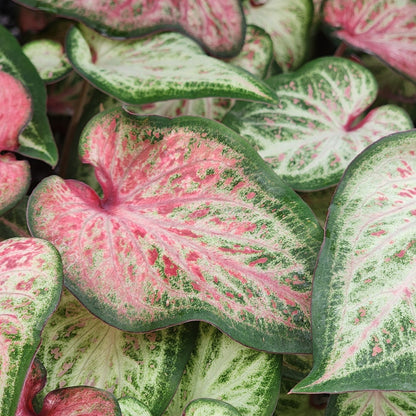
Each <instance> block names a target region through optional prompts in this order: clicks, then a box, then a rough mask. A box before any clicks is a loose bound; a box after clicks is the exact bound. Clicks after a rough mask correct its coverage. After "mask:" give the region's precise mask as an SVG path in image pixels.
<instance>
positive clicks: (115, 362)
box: [37, 291, 196, 416]
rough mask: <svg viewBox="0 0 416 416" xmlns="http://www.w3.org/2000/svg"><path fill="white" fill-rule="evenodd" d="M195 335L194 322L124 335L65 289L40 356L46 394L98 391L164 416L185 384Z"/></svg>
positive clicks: (47, 327)
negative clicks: (80, 388)
mask: <svg viewBox="0 0 416 416" xmlns="http://www.w3.org/2000/svg"><path fill="white" fill-rule="evenodd" d="M195 336H196V327H195V325H193V324H187V325H180V326H175V327H173V328H166V329H164V330H161V331H157V332H149V333H145V334H137V333H130V332H124V331H120V330H119V329H117V328H114V327H112V326H109V325H107V324H106V323H105V322H103V321H101V320H100V319H98V318H96V317H95V316H94V315H92V314H91V313H90V312H88V310H87V309H85V308H84V307H83V306H82V305H81V304H80V303H79V301H78V300H77V299H76V298H74V297H73V296H72V295H71V294H70V293H69V292H67V291H64V293H63V296H62V300H61V303H60V305H59V307H58V309H57V311H56V312H55V313H54V314H53V315H52V317H51V318H50V320H49V321H48V323H47V325H46V326H45V328H44V330H43V333H42V340H43V341H42V345H41V347H40V349H39V352H38V355H37V357H38V358H39V360H40V361H42V362H43V363H44V365H45V367H46V369H47V371H48V381H47V384H46V387H45V390H44V391H45V393H44V394H43V395H45V394H46V393H47V392H49V391H51V390H55V389H58V388H62V387H69V386H78V385H84V386H92V387H98V388H101V389H105V390H108V391H111V392H112V393H113V394H114V395H115V396H116V397H123V396H131V397H136V398H139V399H140V401H141V402H143V403H144V404H145V405H146V406H147V407H148V408H149V410H150V411H151V412H152V414H153V415H154V416H157V415H160V414H161V413H162V412H163V410H165V408H166V407H167V405H168V403H169V401H170V400H171V398H172V396H173V394H174V393H175V390H176V388H177V386H178V384H179V380H180V378H181V376H182V373H183V370H184V367H185V364H186V362H187V360H188V358H189V355H190V353H191V350H192V348H193V346H194V342H195ZM103 363H105V365H103Z"/></svg>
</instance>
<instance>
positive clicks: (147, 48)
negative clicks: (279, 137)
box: [66, 26, 275, 104]
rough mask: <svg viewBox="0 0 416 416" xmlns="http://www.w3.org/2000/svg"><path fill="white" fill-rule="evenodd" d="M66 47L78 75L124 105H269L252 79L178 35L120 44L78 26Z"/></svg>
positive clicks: (265, 91)
mask: <svg viewBox="0 0 416 416" xmlns="http://www.w3.org/2000/svg"><path fill="white" fill-rule="evenodd" d="M66 44H67V54H68V58H69V59H70V61H71V63H72V64H73V66H74V67H75V68H76V69H77V70H78V72H79V73H80V74H81V75H82V76H83V77H85V78H86V79H87V80H88V81H89V82H91V83H92V84H93V85H94V86H96V87H97V88H99V89H100V90H102V91H104V92H106V93H108V94H110V95H112V96H114V97H116V98H117V99H119V100H120V101H123V102H125V103H128V104H143V103H147V102H152V101H161V100H169V99H173V98H200V97H228V98H240V99H247V100H257V101H265V102H274V101H275V96H274V94H273V92H272V91H271V89H270V88H269V87H268V86H267V85H266V84H264V83H263V82H262V81H260V80H259V79H258V78H256V77H254V76H252V75H251V74H249V73H248V72H246V71H244V70H242V69H240V68H238V67H235V66H234V65H230V64H227V63H225V62H223V61H220V60H218V59H215V58H212V57H210V56H207V55H205V53H204V52H203V51H202V49H201V48H200V47H199V46H198V44H196V43H195V42H194V41H193V40H191V39H189V38H187V37H186V36H184V35H181V34H179V33H174V32H165V33H158V34H155V35H153V36H148V37H146V38H144V39H137V40H130V41H125V40H123V41H120V40H112V39H108V38H105V37H103V36H100V35H98V34H97V33H95V32H93V31H92V30H91V29H88V28H87V27H85V26H80V27H79V28H76V27H73V28H72V29H71V30H70V32H69V33H68V37H67V43H66Z"/></svg>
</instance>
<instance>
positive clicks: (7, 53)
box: [0, 26, 58, 166]
mask: <svg viewBox="0 0 416 416" xmlns="http://www.w3.org/2000/svg"><path fill="white" fill-rule="evenodd" d="M0 38H1V42H0V70H1V71H3V72H7V73H8V74H10V75H12V76H13V77H15V78H16V79H18V80H19V81H20V82H21V83H22V84H23V85H24V86H25V87H26V88H27V89H28V91H29V93H30V96H31V98H32V110H33V112H32V118H31V120H30V121H29V122H28V124H27V125H26V127H25V129H24V130H23V131H21V132H20V134H19V137H18V143H19V146H18V148H17V149H16V150H17V151H18V152H19V153H21V154H23V155H26V156H29V157H32V158H35V159H40V160H43V161H44V162H46V163H48V164H50V165H51V166H55V165H56V163H57V161H58V151H57V148H56V144H55V141H54V138H53V136H52V132H51V129H50V126H49V121H48V119H47V116H46V91H45V86H44V85H43V82H42V80H41V78H40V77H39V74H38V73H37V71H36V69H35V67H34V66H33V65H32V63H31V62H30V60H29V59H28V58H27V57H26V55H25V54H24V53H23V52H22V49H21V47H20V45H19V43H18V42H17V40H16V39H15V38H14V37H13V36H12V35H11V34H10V33H9V32H8V31H7V29H5V28H4V27H3V26H0ZM2 150H3V149H2Z"/></svg>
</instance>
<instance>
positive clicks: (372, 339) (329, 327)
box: [293, 131, 416, 393]
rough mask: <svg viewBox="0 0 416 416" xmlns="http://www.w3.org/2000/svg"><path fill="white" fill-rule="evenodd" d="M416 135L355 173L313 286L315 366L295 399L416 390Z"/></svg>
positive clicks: (340, 192)
mask: <svg viewBox="0 0 416 416" xmlns="http://www.w3.org/2000/svg"><path fill="white" fill-rule="evenodd" d="M415 144H416V134H415V131H410V132H405V133H397V134H394V135H391V136H388V137H385V138H383V139H381V140H379V141H378V142H376V143H375V144H373V145H372V146H370V147H369V148H367V149H366V150H365V151H364V152H363V153H361V154H360V155H359V156H358V157H357V158H356V159H355V160H354V161H353V162H352V163H351V165H350V166H349V168H348V170H347V171H346V173H345V176H344V178H343V180H342V181H341V183H340V185H339V187H338V189H337V191H336V193H335V196H334V199H333V202H332V204H331V206H330V209H329V217H328V222H327V226H326V236H325V240H324V244H323V247H322V250H321V253H320V256H319V260H318V265H317V268H316V272H315V277H314V287H313V298H312V300H313V303H312V317H313V333H314V367H313V369H312V372H311V373H310V374H309V375H308V377H306V379H303V380H302V381H301V382H300V383H299V384H298V385H297V386H296V387H295V389H294V390H293V391H294V392H300V393H302V392H330V393H331V392H333V393H336V392H343V391H354V390H415V389H416V382H415V377H414V374H415V369H416V356H415V354H414V345H415V341H416V328H415V319H416V310H415V306H414V292H415V287H414V276H415V264H416V262H415V259H416V251H415V249H416V244H415V243H416V240H415V232H414V227H413V224H414V221H415V216H416V151H415V149H416V147H415Z"/></svg>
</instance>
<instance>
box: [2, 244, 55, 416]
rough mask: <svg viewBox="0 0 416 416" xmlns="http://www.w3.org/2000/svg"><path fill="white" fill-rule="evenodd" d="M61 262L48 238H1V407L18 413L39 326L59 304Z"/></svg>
mask: <svg viewBox="0 0 416 416" xmlns="http://www.w3.org/2000/svg"><path fill="white" fill-rule="evenodd" d="M61 287H62V265H61V262H60V258H59V255H58V253H57V252H56V250H55V249H54V248H53V247H52V245H51V244H49V243H48V242H46V241H43V240H39V239H34V238H15V239H9V240H6V241H3V242H1V243H0V346H1V348H0V370H1V371H0V413H1V414H2V415H12V414H14V412H15V410H16V408H17V404H18V400H19V395H20V391H21V389H22V387H23V383H24V379H25V376H26V373H27V371H28V369H29V367H30V364H31V362H32V359H33V356H34V354H35V351H36V348H37V347H38V344H39V341H40V331H41V328H42V326H43V325H44V323H45V321H46V319H47V318H48V317H49V316H50V314H51V313H52V311H53V310H54V308H55V307H56V305H57V303H58V300H59V296H60V294H61Z"/></svg>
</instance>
